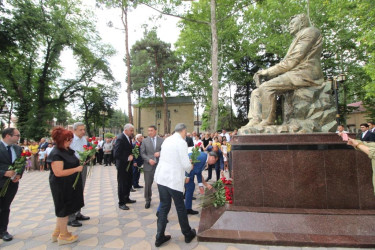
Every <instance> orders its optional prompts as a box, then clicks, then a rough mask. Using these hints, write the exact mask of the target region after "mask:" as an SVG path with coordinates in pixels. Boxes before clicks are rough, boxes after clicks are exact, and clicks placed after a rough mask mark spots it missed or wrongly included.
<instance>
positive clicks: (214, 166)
mask: <svg viewBox="0 0 375 250" xmlns="http://www.w3.org/2000/svg"><path fill="white" fill-rule="evenodd" d="M213 168H214V169H215V173H216V180H217V181H218V180H220V165H219V164H215V165H208V176H207V180H211V178H212V169H213Z"/></svg>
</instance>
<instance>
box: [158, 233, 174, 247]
mask: <svg viewBox="0 0 375 250" xmlns="http://www.w3.org/2000/svg"><path fill="white" fill-rule="evenodd" d="M170 239H171V236H170V235H164V236H163V237H161V238H159V239H156V240H155V246H156V247H160V246H161V245H163V244H164V243H165V242H167V241H168V240H170Z"/></svg>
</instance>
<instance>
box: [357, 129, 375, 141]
mask: <svg viewBox="0 0 375 250" xmlns="http://www.w3.org/2000/svg"><path fill="white" fill-rule="evenodd" d="M362 134H363V133H362ZM362 134H361V137H360V139H361V141H372V142H375V134H374V133H371V132H370V131H367V133H366V135H365V137H363V138H362Z"/></svg>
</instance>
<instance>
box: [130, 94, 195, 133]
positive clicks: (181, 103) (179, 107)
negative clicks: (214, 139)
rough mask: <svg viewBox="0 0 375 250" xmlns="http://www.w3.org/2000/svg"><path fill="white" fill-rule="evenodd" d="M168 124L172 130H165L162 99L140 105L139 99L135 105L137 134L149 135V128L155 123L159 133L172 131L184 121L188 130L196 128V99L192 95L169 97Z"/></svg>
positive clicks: (134, 114) (134, 115) (134, 120)
mask: <svg viewBox="0 0 375 250" xmlns="http://www.w3.org/2000/svg"><path fill="white" fill-rule="evenodd" d="M167 104H168V123H169V124H168V125H169V128H170V131H164V109H163V103H162V101H156V102H153V101H150V102H149V104H142V105H139V100H137V101H135V102H134V103H133V104H132V106H133V123H134V128H135V131H136V133H137V134H143V135H144V136H146V135H147V128H148V126H150V125H155V126H156V127H157V129H158V134H159V135H164V134H166V133H171V132H173V130H174V127H175V126H176V124H178V123H184V124H185V125H186V127H187V130H188V131H193V130H194V105H195V104H194V101H193V98H192V97H191V96H177V97H167Z"/></svg>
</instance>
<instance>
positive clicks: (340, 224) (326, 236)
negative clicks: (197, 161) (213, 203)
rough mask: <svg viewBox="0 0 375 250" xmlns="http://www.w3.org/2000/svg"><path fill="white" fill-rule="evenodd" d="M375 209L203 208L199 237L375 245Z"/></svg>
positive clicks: (290, 243) (266, 242) (273, 242)
mask: <svg viewBox="0 0 375 250" xmlns="http://www.w3.org/2000/svg"><path fill="white" fill-rule="evenodd" d="M374 225H375V210H365V212H364V211H360V210H326V209H310V210H303V209H254V208H248V207H236V206H232V205H227V206H226V207H222V208H220V209H214V208H205V209H203V210H202V215H201V221H200V225H199V232H198V240H199V241H215V242H235V243H250V244H261V245H281V246H325V247H333V246H342V247H375V227H374Z"/></svg>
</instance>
